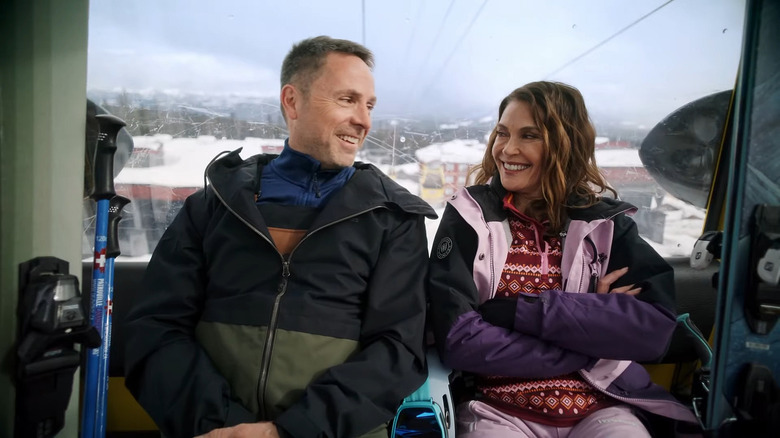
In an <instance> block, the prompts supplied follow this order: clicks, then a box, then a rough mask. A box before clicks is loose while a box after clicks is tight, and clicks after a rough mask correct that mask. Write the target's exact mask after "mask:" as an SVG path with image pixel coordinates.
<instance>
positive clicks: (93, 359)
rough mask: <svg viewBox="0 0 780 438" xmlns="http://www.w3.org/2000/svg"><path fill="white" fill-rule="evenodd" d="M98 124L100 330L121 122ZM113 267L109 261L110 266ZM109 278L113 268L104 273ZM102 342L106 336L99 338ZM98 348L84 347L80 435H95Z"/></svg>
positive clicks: (95, 313) (94, 300) (93, 309)
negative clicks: (109, 211)
mask: <svg viewBox="0 0 780 438" xmlns="http://www.w3.org/2000/svg"><path fill="white" fill-rule="evenodd" d="M96 118H97V120H98V124H99V126H100V130H99V132H100V133H99V135H98V141H97V148H96V150H95V164H94V172H93V176H94V186H93V191H92V194H90V198H92V199H93V200H95V202H96V203H97V208H96V217H95V250H94V255H95V256H94V267H93V271H92V293H91V296H90V322H91V325H92V326H93V327H95V328H96V329H97V330H98V331H100V330H101V329H102V327H103V305H104V301H105V295H106V291H107V290H108V287H107V283H106V270H107V269H108V268H109V266H108V265H107V263H106V262H107V260H106V243H107V240H108V210H109V203H110V199H111V198H113V197H114V195H115V192H114V153H115V152H116V137H117V134H119V130H120V129H122V127H123V126H125V122H123V121H122V120H121V119H120V118H118V117H115V116H112V115H107V114H100V115H98V116H96ZM110 268H111V269H113V263H112V264H111V266H110ZM108 277H109V279H113V272H112V273H111V274H110V275H109V276H108ZM102 341H103V343H105V342H106V339H105V338H103V339H102ZM99 362H100V349H99V348H92V349H89V350H88V351H87V360H86V364H85V367H84V373H85V374H84V378H85V381H84V399H83V402H82V408H81V420H82V421H81V437H82V438H94V437H95V420H96V414H97V400H98V392H97V391H98V383H97V382H98V368H99Z"/></svg>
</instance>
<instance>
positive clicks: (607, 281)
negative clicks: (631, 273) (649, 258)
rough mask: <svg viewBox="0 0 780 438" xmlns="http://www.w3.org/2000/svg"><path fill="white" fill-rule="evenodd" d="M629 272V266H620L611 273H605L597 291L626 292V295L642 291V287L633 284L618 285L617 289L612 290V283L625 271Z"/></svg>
mask: <svg viewBox="0 0 780 438" xmlns="http://www.w3.org/2000/svg"><path fill="white" fill-rule="evenodd" d="M626 272H628V266H626V267H625V268H620V269H617V270H614V271H612V272H610V273H609V274H607V275H605V276H604V277H602V278H601V279H599V284H598V286H597V287H596V293H597V294H626V295H636V294H638V293H639V292H642V288H641V287H636V288H635V287H634V285H633V284H629V285H627V286H621V287H616V288H615V289H611V290H610V288H609V287H610V286H612V283H614V282H616V281H617V280H618V278H620V277H622V276H623V275H625V273H626Z"/></svg>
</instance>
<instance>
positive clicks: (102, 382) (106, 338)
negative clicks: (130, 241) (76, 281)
mask: <svg viewBox="0 0 780 438" xmlns="http://www.w3.org/2000/svg"><path fill="white" fill-rule="evenodd" d="M128 203H130V200H129V199H127V198H125V197H123V196H119V195H116V196H114V197H113V198H111V200H110V201H109V204H108V232H107V235H106V237H107V238H106V287H107V289H106V291H107V293H106V296H105V300H104V301H105V303H104V304H105V305H104V306H103V307H102V308H101V309H100V310H101V311H102V313H103V327H102V329H101V330H100V334H101V335H100V336H101V338H102V339H103V342H102V343H101V344H100V349H99V350H100V352H99V354H98V357H99V358H100V359H99V361H98V378H97V411H96V412H95V424H96V426H95V437H104V436H106V410H107V409H108V365H109V359H110V353H111V321H112V316H111V313H112V308H113V305H114V260H115V259H116V258H117V257H118V256H119V254H120V253H121V251H120V250H119V237H118V231H119V221H120V220H122V209H123V208H124V207H125V205H127V204H128Z"/></svg>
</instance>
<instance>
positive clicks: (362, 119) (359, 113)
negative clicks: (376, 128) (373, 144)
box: [352, 107, 371, 132]
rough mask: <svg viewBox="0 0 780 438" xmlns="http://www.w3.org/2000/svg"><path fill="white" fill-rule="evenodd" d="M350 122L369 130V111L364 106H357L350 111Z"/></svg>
mask: <svg viewBox="0 0 780 438" xmlns="http://www.w3.org/2000/svg"><path fill="white" fill-rule="evenodd" d="M352 123H353V124H355V125H358V126H361V127H362V128H363V129H365V130H366V132H368V131H369V130H371V111H370V110H369V109H368V108H366V107H357V108H356V109H355V111H354V112H353V113H352Z"/></svg>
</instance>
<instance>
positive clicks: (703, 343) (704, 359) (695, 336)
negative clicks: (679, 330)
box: [677, 313, 712, 369]
mask: <svg viewBox="0 0 780 438" xmlns="http://www.w3.org/2000/svg"><path fill="white" fill-rule="evenodd" d="M677 325H678V326H682V327H684V328H685V335H686V336H687V337H688V338H689V339H690V340H691V342H692V344H693V348H694V350H695V351H696V356H697V357H698V358H699V360H700V361H701V367H702V368H704V369H709V368H710V365H712V347H710V344H709V342H707V339H706V338H705V337H704V335H703V334H702V332H701V330H699V328H698V327H696V324H694V323H693V321H692V320H691V315H690V314H688V313H683V314H680V315H678V316H677Z"/></svg>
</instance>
